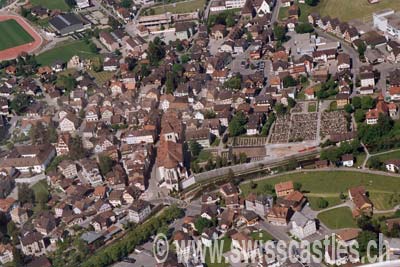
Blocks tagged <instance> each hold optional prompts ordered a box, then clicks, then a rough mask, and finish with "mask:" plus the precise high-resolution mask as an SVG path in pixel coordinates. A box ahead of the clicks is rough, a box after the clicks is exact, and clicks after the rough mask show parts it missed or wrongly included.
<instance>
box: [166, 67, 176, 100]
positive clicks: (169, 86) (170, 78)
mask: <svg viewBox="0 0 400 267" xmlns="http://www.w3.org/2000/svg"><path fill="white" fill-rule="evenodd" d="M165 91H166V93H167V94H170V95H172V94H173V93H174V91H175V76H174V74H173V73H171V72H168V73H167V79H166V80H165Z"/></svg>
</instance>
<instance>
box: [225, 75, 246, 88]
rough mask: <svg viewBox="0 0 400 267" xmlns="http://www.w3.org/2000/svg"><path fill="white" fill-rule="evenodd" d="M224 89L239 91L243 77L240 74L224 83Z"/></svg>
mask: <svg viewBox="0 0 400 267" xmlns="http://www.w3.org/2000/svg"><path fill="white" fill-rule="evenodd" d="M224 87H225V88H228V89H234V90H239V89H240V88H241V87H242V76H241V75H240V74H238V75H235V76H233V77H232V78H230V79H229V80H227V81H226V82H225V83H224Z"/></svg>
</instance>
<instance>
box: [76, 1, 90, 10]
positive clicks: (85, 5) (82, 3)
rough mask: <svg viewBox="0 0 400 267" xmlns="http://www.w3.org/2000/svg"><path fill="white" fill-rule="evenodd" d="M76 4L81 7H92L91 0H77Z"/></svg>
mask: <svg viewBox="0 0 400 267" xmlns="http://www.w3.org/2000/svg"><path fill="white" fill-rule="evenodd" d="M75 2H76V6H77V7H78V8H80V9H83V8H87V7H90V1H89V0H75Z"/></svg>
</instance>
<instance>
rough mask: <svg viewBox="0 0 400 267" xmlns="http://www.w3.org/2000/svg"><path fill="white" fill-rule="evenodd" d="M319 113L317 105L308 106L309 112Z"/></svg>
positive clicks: (310, 104)
mask: <svg viewBox="0 0 400 267" xmlns="http://www.w3.org/2000/svg"><path fill="white" fill-rule="evenodd" d="M316 111H317V104H316V103H315V102H314V103H309V104H308V112H316Z"/></svg>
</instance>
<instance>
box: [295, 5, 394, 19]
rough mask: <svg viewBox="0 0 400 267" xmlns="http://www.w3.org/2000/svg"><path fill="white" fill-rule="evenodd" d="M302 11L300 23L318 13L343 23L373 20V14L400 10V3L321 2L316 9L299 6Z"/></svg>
mask: <svg viewBox="0 0 400 267" xmlns="http://www.w3.org/2000/svg"><path fill="white" fill-rule="evenodd" d="M299 6H300V10H301V13H302V14H301V16H300V21H305V20H306V19H307V16H308V14H310V13H311V12H318V13H319V14H320V15H321V16H328V15H329V16H331V17H337V18H339V19H340V20H341V21H350V20H353V19H362V20H372V13H373V12H376V11H379V10H383V9H386V8H391V9H394V10H397V11H399V10H400V1H397V0H381V1H380V2H379V3H377V4H369V3H368V1H367V0H352V1H349V0H320V2H319V4H318V5H317V6H316V7H310V6H308V5H306V4H299Z"/></svg>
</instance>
